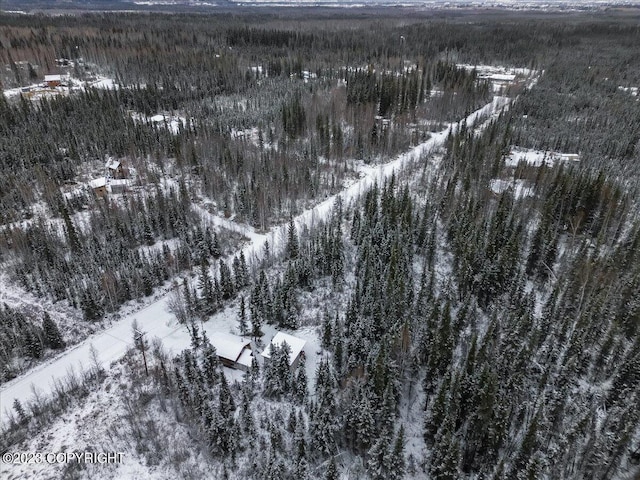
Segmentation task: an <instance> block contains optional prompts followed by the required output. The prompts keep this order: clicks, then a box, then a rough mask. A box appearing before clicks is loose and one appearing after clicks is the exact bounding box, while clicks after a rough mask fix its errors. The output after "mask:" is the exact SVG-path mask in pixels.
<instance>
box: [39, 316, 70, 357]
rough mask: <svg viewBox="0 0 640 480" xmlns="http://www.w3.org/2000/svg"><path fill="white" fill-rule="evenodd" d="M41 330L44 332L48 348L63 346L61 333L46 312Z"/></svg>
mask: <svg viewBox="0 0 640 480" xmlns="http://www.w3.org/2000/svg"><path fill="white" fill-rule="evenodd" d="M42 331H43V333H44V340H45V344H46V345H47V346H48V347H49V348H53V349H59V348H64V346H65V343H64V340H63V339H62V334H61V333H60V330H59V329H58V326H57V325H56V323H55V322H54V321H53V319H52V318H51V316H50V315H49V313H48V312H44V317H43V319H42Z"/></svg>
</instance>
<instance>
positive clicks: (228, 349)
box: [209, 332, 251, 366]
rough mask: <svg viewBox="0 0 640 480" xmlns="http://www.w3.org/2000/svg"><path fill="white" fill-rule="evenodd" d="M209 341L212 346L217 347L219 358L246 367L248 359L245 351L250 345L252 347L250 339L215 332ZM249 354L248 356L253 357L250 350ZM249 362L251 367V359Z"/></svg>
mask: <svg viewBox="0 0 640 480" xmlns="http://www.w3.org/2000/svg"><path fill="white" fill-rule="evenodd" d="M209 341H210V342H211V345H213V346H214V347H215V349H216V353H217V354H218V356H219V357H222V358H226V359H227V360H231V361H232V362H237V363H242V364H243V365H246V363H244V362H246V361H247V359H246V354H245V353H244V352H243V350H244V349H245V347H247V346H248V345H251V340H249V339H248V338H243V337H238V336H236V335H231V334H230V333H224V332H215V333H213V334H212V335H211V336H210V337H209ZM247 352H248V355H249V356H251V352H250V351H249V350H247ZM241 360H242V361H241ZM248 361H249V364H248V365H249V366H251V358H249V360H248Z"/></svg>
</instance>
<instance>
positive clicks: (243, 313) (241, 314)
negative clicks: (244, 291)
mask: <svg viewBox="0 0 640 480" xmlns="http://www.w3.org/2000/svg"><path fill="white" fill-rule="evenodd" d="M238 328H239V330H240V335H242V336H245V335H246V334H247V329H248V325H247V310H246V307H245V302H244V296H242V297H240V309H239V311H238Z"/></svg>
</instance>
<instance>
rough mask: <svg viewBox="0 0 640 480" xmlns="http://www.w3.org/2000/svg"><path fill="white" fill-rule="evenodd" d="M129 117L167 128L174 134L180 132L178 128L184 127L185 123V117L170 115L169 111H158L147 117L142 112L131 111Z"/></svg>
mask: <svg viewBox="0 0 640 480" xmlns="http://www.w3.org/2000/svg"><path fill="white" fill-rule="evenodd" d="M131 118H133V120H134V121H136V122H141V123H146V124H152V125H158V126H160V127H166V128H168V129H169V130H170V131H171V133H173V134H174V135H176V134H177V133H178V132H180V128H184V127H186V125H187V119H186V118H185V117H181V116H179V115H171V114H169V113H159V114H157V115H153V116H151V117H148V116H146V115H144V114H143V113H138V112H132V113H131Z"/></svg>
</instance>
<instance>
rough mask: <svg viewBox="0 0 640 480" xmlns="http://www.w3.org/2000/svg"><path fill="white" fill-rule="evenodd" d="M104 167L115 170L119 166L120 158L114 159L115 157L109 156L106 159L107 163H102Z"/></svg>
mask: <svg viewBox="0 0 640 480" xmlns="http://www.w3.org/2000/svg"><path fill="white" fill-rule="evenodd" d="M104 166H105V168H108V169H110V170H115V169H117V168H118V167H119V166H120V160H116V159H115V158H110V159H109V160H107V163H105V164H104Z"/></svg>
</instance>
